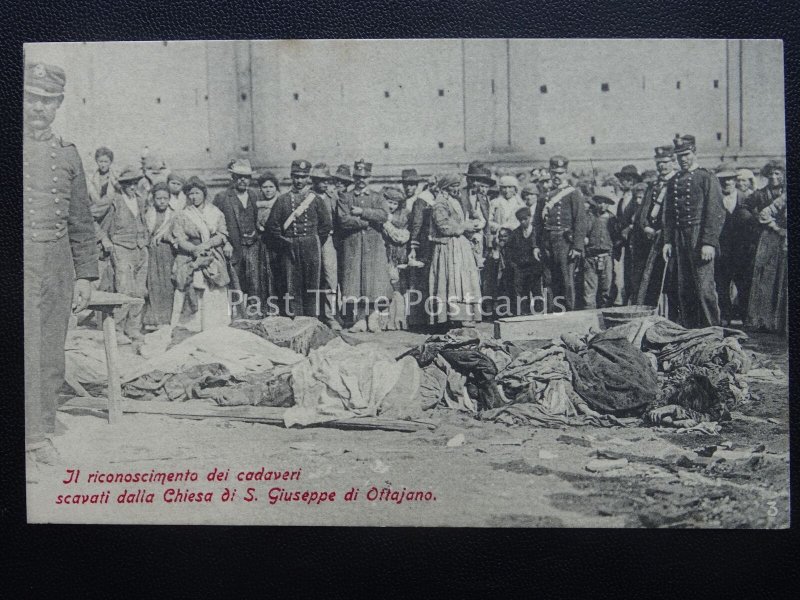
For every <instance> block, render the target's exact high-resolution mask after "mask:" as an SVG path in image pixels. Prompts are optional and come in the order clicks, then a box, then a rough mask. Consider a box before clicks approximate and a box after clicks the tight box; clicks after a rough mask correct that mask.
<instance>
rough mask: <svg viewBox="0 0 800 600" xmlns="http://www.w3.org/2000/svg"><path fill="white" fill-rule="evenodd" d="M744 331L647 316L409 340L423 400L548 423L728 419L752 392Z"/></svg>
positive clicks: (485, 415)
mask: <svg viewBox="0 0 800 600" xmlns="http://www.w3.org/2000/svg"><path fill="white" fill-rule="evenodd" d="M744 338H746V335H745V334H744V333H743V332H741V331H738V330H733V329H727V328H722V327H709V328H706V329H695V330H687V329H684V328H683V327H681V326H680V325H677V324H675V323H673V322H671V321H669V320H667V319H663V318H661V317H644V318H642V319H637V320H635V321H632V322H630V323H627V324H625V325H621V326H618V327H614V328H611V329H608V330H606V331H602V332H599V333H594V332H592V333H590V334H587V335H584V336H577V335H574V334H570V333H565V334H563V335H562V336H561V338H560V339H555V340H552V341H551V342H550V343H549V344H545V345H544V347H540V348H534V349H527V350H525V349H521V348H520V347H518V346H517V345H515V344H514V343H511V342H505V343H501V342H499V341H497V340H492V339H488V338H486V337H483V336H482V335H481V334H480V333H479V332H478V331H477V330H474V329H456V330H451V331H450V332H448V333H447V334H446V335H437V336H432V337H430V338H428V340H426V342H425V343H424V344H422V345H421V346H419V347H417V348H415V349H413V350H411V351H410V352H409V353H408V354H409V355H411V356H413V357H414V358H415V359H416V360H417V362H418V364H419V366H420V367H421V368H422V383H421V390H422V402H423V406H424V407H425V408H432V407H434V406H448V407H451V408H458V409H462V410H467V411H470V412H474V413H476V414H478V415H479V416H480V418H481V419H483V420H491V421H497V422H503V423H506V424H530V425H537V426H546V427H560V426H562V425H594V426H603V427H607V426H625V425H630V424H635V423H641V421H642V420H644V421H645V422H646V423H650V424H656V425H668V426H673V427H681V428H687V427H693V426H696V425H697V424H698V423H704V422H717V421H724V420H726V419H729V418H730V410H731V409H732V408H733V406H735V405H736V404H738V403H739V402H742V401H745V400H747V397H748V390H747V384H746V382H745V380H744V378H743V376H742V375H743V374H744V373H746V372H747V370H748V369H749V368H750V358H749V356H748V354H747V353H746V352H745V351H744V350H743V349H742V348H741V345H740V343H739V342H740V340H741V339H744Z"/></svg>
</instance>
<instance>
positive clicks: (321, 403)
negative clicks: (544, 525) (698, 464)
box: [67, 316, 780, 435]
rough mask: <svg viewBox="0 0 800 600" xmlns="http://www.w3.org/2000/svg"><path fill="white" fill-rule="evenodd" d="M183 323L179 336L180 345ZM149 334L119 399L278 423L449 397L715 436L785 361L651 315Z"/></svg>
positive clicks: (475, 404) (531, 419)
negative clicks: (515, 330)
mask: <svg viewBox="0 0 800 600" xmlns="http://www.w3.org/2000/svg"><path fill="white" fill-rule="evenodd" d="M170 334H171V335H170ZM153 335H154V336H155V334H153ZM177 335H180V337H184V338H185V339H183V340H182V341H180V342H178V343H175V342H176V341H177V340H176V336H177ZM156 337H157V338H158V339H157V340H156V339H155V337H154V342H153V344H151V346H150V351H151V352H152V349H153V348H155V347H156V346H157V345H156V344H155V341H157V342H158V343H159V344H161V345H162V346H163V347H164V348H165V349H164V351H162V352H160V353H156V354H155V355H151V356H149V358H146V359H144V358H141V359H140V360H139V361H138V362H136V361H133V362H132V363H131V364H129V367H128V369H127V370H126V371H125V372H124V373H123V377H122V380H123V384H124V392H125V395H126V396H127V397H129V398H132V399H138V400H143V401H145V400H161V401H163V400H168V401H185V400H189V399H192V400H198V399H199V400H206V401H208V402H213V403H215V404H217V405H219V406H239V405H254V406H274V407H284V408H286V412H285V416H284V421H285V425H286V426H292V425H300V426H307V425H311V424H316V423H324V422H327V421H335V420H341V419H346V418H358V417H381V416H384V417H387V418H392V419H420V418H423V417H424V415H425V414H426V413H427V412H428V411H430V410H431V409H433V408H436V407H447V408H450V409H455V410H459V411H462V412H465V413H467V414H471V415H473V416H474V417H475V418H478V419H480V420H482V421H495V422H498V423H503V424H506V425H509V426H532V427H564V426H595V427H626V426H632V425H641V424H646V425H649V426H654V427H658V428H671V429H678V430H683V431H687V432H692V431H695V432H698V431H699V432H703V433H705V434H708V435H714V434H716V433H718V432H719V430H720V429H721V423H724V422H726V421H729V420H730V419H731V411H733V410H734V409H735V408H736V407H738V406H741V405H743V404H745V403H747V402H748V401H749V397H750V395H749V387H748V380H751V381H770V380H771V378H777V376H778V375H777V374H778V373H780V371H777V370H775V369H772V368H768V367H769V365H766V366H765V365H763V364H761V363H760V362H759V361H758V358H757V357H755V356H753V355H752V353H748V352H746V351H745V350H743V349H742V347H741V344H740V341H741V340H744V339H746V338H747V336H746V334H744V333H743V332H741V331H738V330H735V329H728V328H722V327H708V328H705V329H693V330H687V329H684V328H683V327H681V326H679V325H677V324H675V323H673V322H671V321H669V320H667V319H664V318H662V317H655V316H650V317H644V318H639V319H634V320H632V321H630V322H628V323H626V324H623V325H619V326H617V327H613V328H610V329H607V330H605V331H600V332H594V331H591V332H589V333H585V334H583V335H580V336H579V335H576V334H572V333H569V332H565V333H563V334H562V335H561V337H560V339H554V340H552V341H551V342H550V343H549V344H545V345H544V347H537V348H533V349H528V348H526V347H525V345H524V344H521V343H515V342H511V341H502V340H496V339H493V338H491V337H489V336H487V335H486V334H484V333H482V332H480V331H479V330H478V329H474V328H461V329H452V330H450V331H449V332H447V333H446V334H442V335H433V336H430V337H428V338H427V339H426V340H425V341H424V343H422V344H420V345H418V346H416V347H412V348H411V349H409V350H408V351H406V352H405V353H403V354H402V355H401V356H400V357H394V356H392V355H390V354H389V353H388V352H387V351H386V350H385V349H384V348H382V347H381V346H380V345H378V344H375V343H372V342H366V343H358V344H351V343H349V341H346V339H345V338H343V337H342V336H341V335H339V334H337V333H335V332H333V331H331V330H330V329H329V328H328V327H326V326H325V325H323V324H322V323H320V322H319V321H318V320H316V319H312V318H308V317H306V318H302V317H301V318H297V319H294V320H292V319H288V318H281V317H270V318H267V319H263V320H256V321H248V320H240V321H236V322H234V324H233V326H231V327H220V328H217V329H214V330H210V331H206V332H203V333H198V334H196V335H189V337H186V333H185V332H183V333H181V334H177V333H176V332H171V331H167V332H158V335H157V336H156ZM95 338H97V339H95ZM98 344H99V338H98V337H97V336H94V337H93V336H92V335H91V332H83V331H78V332H72V335H71V338H70V341H69V343H68V345H67V364H68V367H69V368H68V374H70V375H71V376H72V377H73V379H75V380H76V381H78V382H79V383H81V384H85V385H87V386H88V388H89V389H95V390H96V389H98V388H99V387H102V385H103V379H104V364H103V357H102V355H101V350H100V349H99V347H98ZM166 348H168V349H166ZM221 348H224V350H220V349H221ZM762 362H763V361H762ZM756 363H758V365H759V366H758V367H757V368H755V369H753V371H754V372H755V373H754V375H755V377H753V378H752V379H748V372H749V371H750V369H751V367H752V366H753V365H754V364H756ZM68 380H69V378H68Z"/></svg>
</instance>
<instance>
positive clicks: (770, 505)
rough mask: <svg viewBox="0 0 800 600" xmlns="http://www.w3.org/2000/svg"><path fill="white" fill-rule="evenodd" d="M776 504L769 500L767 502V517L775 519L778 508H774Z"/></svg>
mask: <svg viewBox="0 0 800 600" xmlns="http://www.w3.org/2000/svg"><path fill="white" fill-rule="evenodd" d="M775 504H776V502H775V501H774V500H770V501H769V502H767V507H768V508H767V516H768V517H777V516H778V507H777V506H775Z"/></svg>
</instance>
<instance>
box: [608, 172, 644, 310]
mask: <svg viewBox="0 0 800 600" xmlns="http://www.w3.org/2000/svg"><path fill="white" fill-rule="evenodd" d="M614 176H615V177H616V178H617V181H619V187H620V190H621V192H622V195H621V196H620V199H619V201H618V202H617V228H618V231H617V247H616V249H615V256H614V258H615V259H616V260H617V261H618V265H619V270H620V273H618V275H617V281H616V284H617V288H618V289H617V292H618V293H617V300H618V301H619V302H620V303H621V304H623V305H624V304H628V299H629V297H630V295H631V291H632V290H631V288H632V287H633V285H632V281H631V275H632V271H631V266H632V261H630V260H628V256H629V254H630V250H629V248H628V241H629V239H630V235H631V230H632V229H633V219H634V215H635V214H636V210H637V209H638V208H639V205H638V204H637V203H636V199H635V197H634V194H633V188H634V186H636V184H638V183H639V182H641V180H642V178H641V175H639V170H638V169H637V168H636V166H635V165H625V166H624V167H622V169H620V170H619V171H618V172H617V173H614ZM619 275H622V276H621V277H620V276H619Z"/></svg>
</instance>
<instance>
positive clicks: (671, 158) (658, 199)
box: [628, 146, 675, 306]
mask: <svg viewBox="0 0 800 600" xmlns="http://www.w3.org/2000/svg"><path fill="white" fill-rule="evenodd" d="M654 152H655V154H654V157H653V160H655V163H656V171H657V173H658V176H657V179H656V180H655V181H653V182H652V183H650V184H649V185H648V186H647V189H646V190H645V193H644V198H643V200H642V203H641V205H640V206H639V208H638V209H637V211H636V215H635V217H634V221H633V228H632V230H631V235H630V237H629V239H628V249H629V255H630V259H631V270H630V275H629V277H630V279H629V282H628V283H629V285H630V286H631V289H630V290H629V298H630V301H631V302H632V303H633V304H644V305H648V306H654V305H655V304H657V303H658V298H659V295H660V290H661V280H662V276H663V275H664V259H663V257H662V256H661V248H662V246H663V244H664V240H663V238H662V234H661V229H662V227H663V224H664V202H665V199H666V196H667V182H669V180H670V179H672V178H673V177H674V176H675V149H674V148H673V147H672V146H658V147H657V148H655V151H654Z"/></svg>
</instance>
